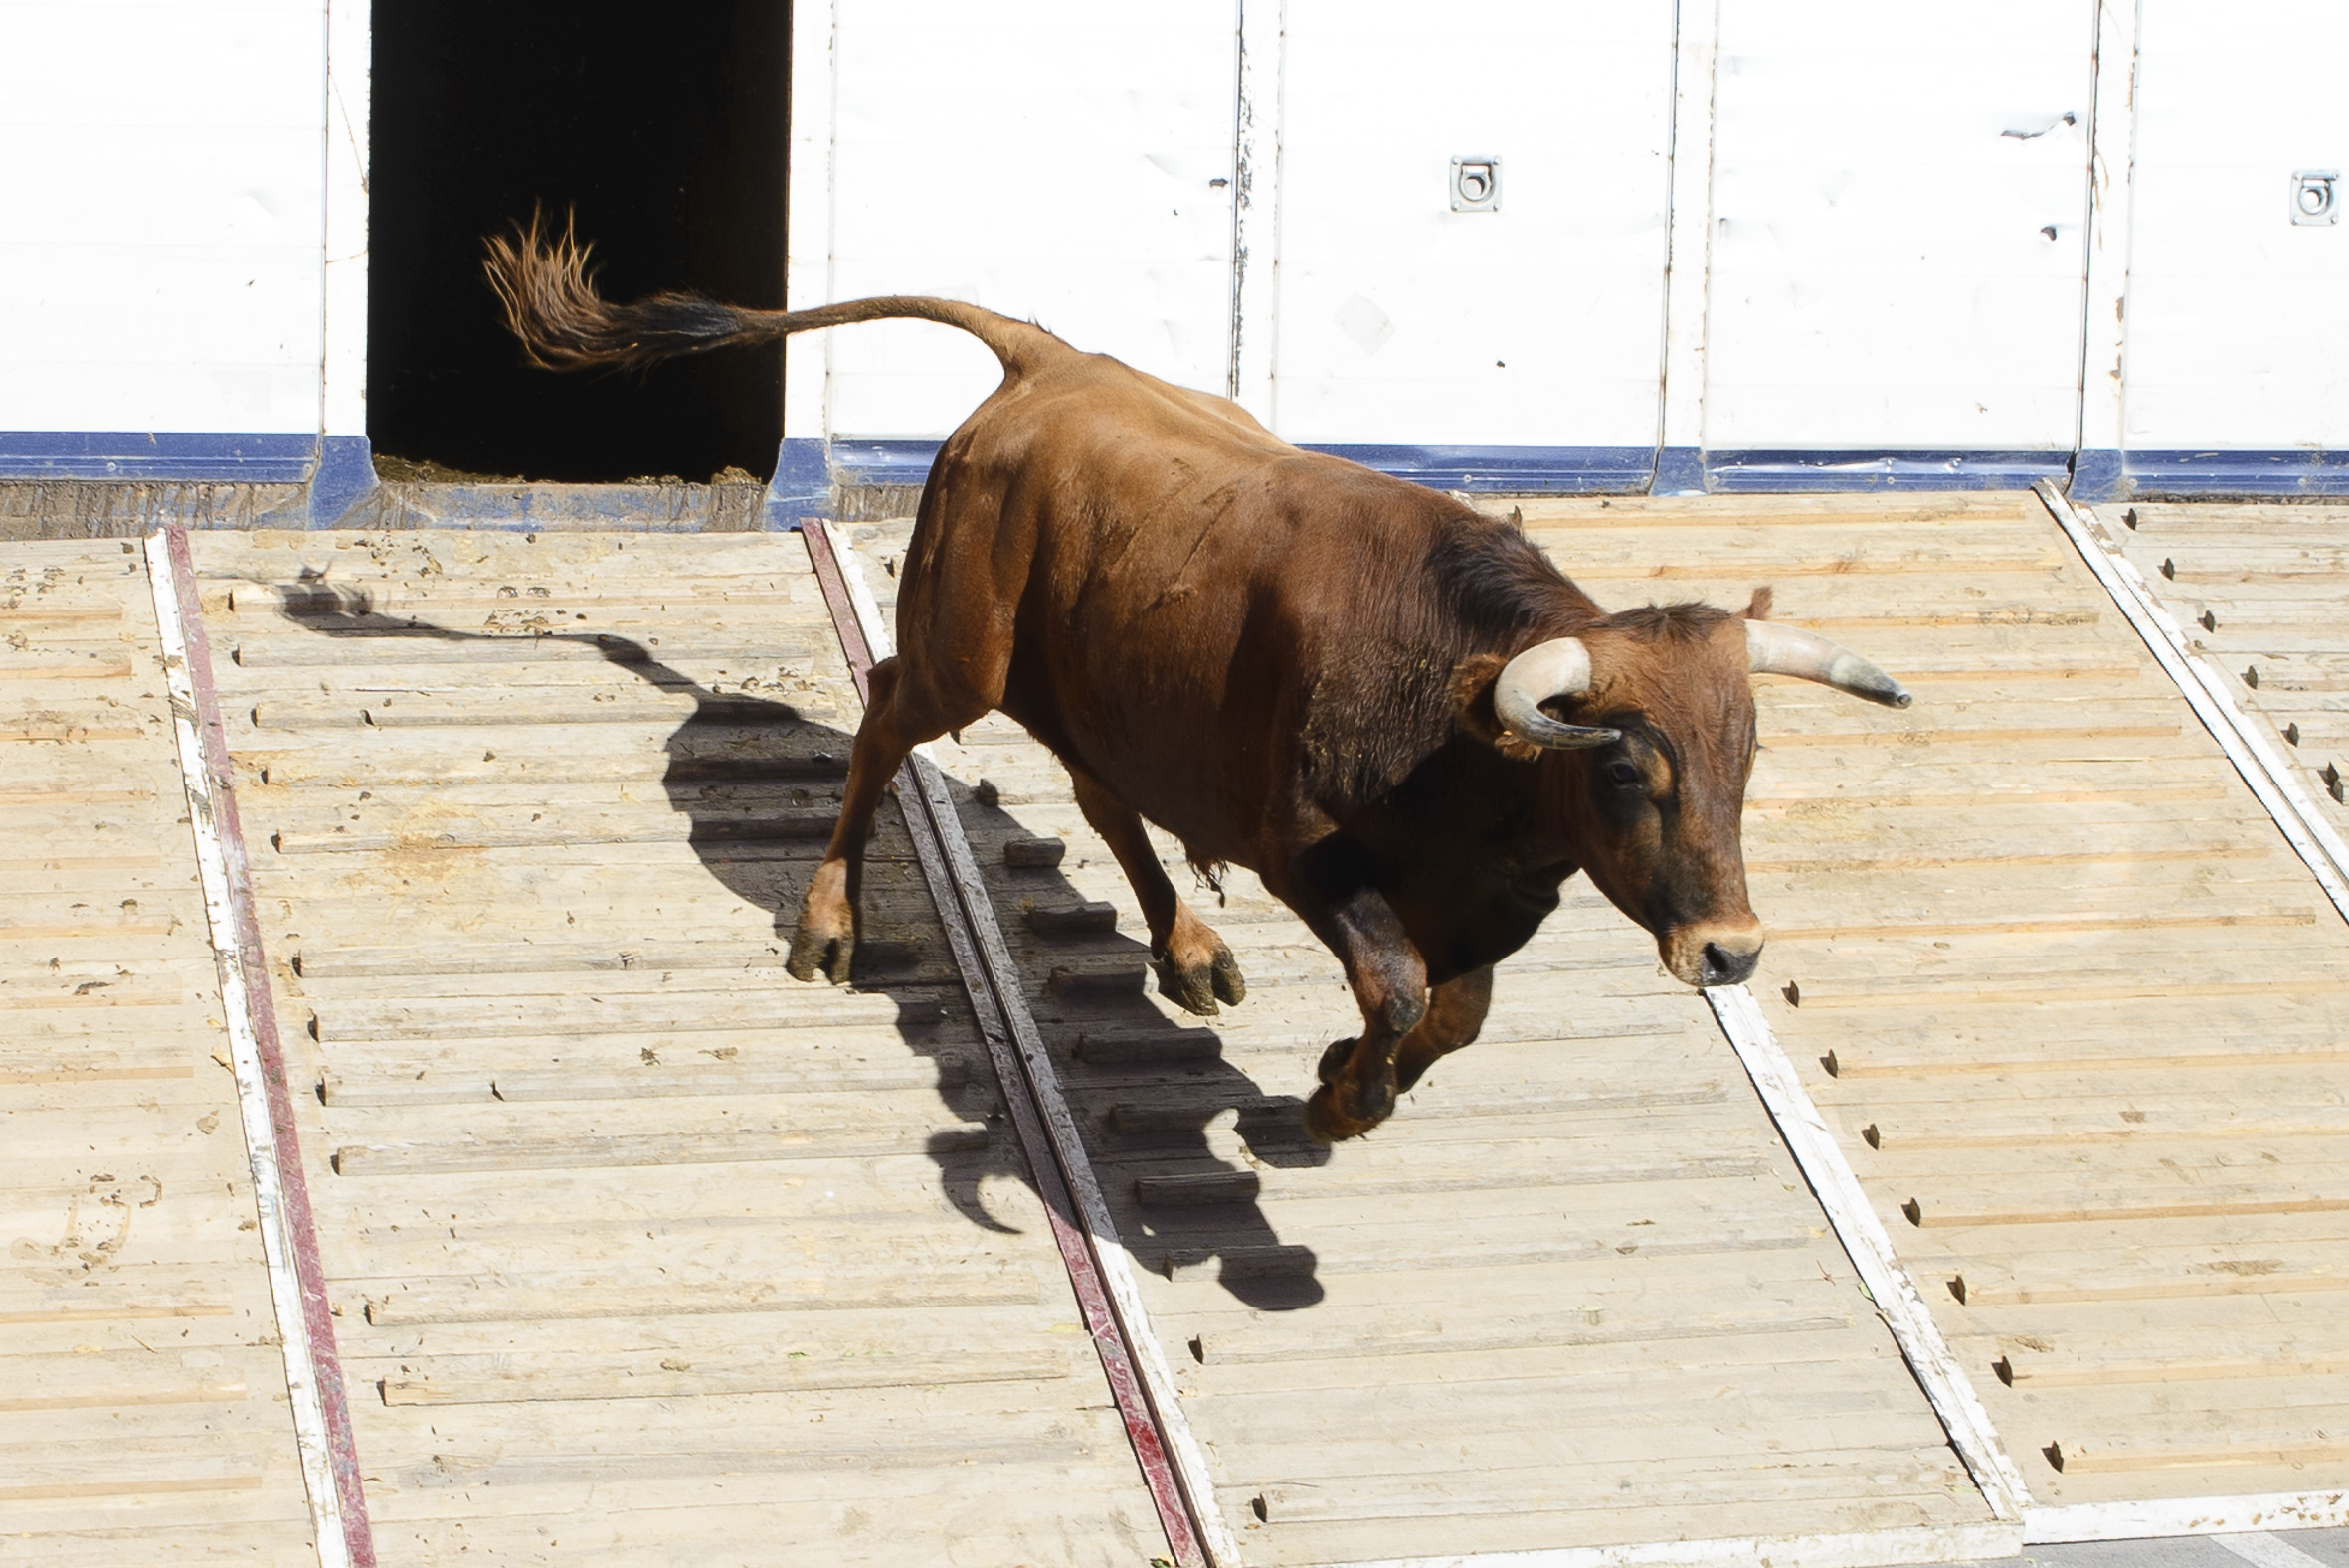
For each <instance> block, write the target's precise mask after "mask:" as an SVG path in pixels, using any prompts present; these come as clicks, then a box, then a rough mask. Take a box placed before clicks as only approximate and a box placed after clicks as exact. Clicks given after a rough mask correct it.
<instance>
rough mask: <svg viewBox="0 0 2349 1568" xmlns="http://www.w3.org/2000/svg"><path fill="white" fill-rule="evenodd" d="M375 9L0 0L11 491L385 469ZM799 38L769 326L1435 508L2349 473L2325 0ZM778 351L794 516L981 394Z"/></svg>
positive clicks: (2065, 1) (0, 464) (894, 24)
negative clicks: (900, 311) (1361, 473)
mask: <svg viewBox="0 0 2349 1568" xmlns="http://www.w3.org/2000/svg"><path fill="white" fill-rule="evenodd" d="M368 3H369V0H248V3H244V4H236V5H230V4H222V3H217V0H178V3H172V4H158V3H145V4H134V3H126V0H0V268H4V271H0V278H4V280H5V283H6V286H5V287H0V477H26V476H70V475H105V474H119V475H124V476H134V475H135V476H143V477H158V478H168V477H202V478H218V477H243V478H287V479H299V478H303V477H309V478H311V480H312V500H311V504H310V511H311V515H312V516H313V517H319V518H324V517H329V516H331V515H333V514H334V512H335V511H336V509H337V508H338V507H339V506H340V505H342V504H344V502H345V500H347V497H348V494H349V493H350V491H351V490H352V489H354V488H356V487H358V486H360V485H363V484H364V483H366V482H368V472H369V470H368V469H367V467H366V463H365V443H364V439H363V437H361V436H359V434H358V433H359V431H360V430H361V429H363V426H364V418H365V414H364V397H363V380H364V366H365V362H366V356H365V342H364V322H365V315H366V293H367V288H368V282H367V274H366V264H367V263H366V261H365V257H366V241H365V233H364V225H365V218H364V215H365V190H364V167H365V165H364V160H365V156H366V134H367V132H366V114H367V101H366V74H365V67H366V37H367V25H366V24H367V8H368ZM793 14H794V29H795V31H794V52H795V61H794V73H795V75H794V80H793V83H792V91H793V116H794V121H793V155H792V156H793V170H792V181H793V186H792V192H791V231H792V233H791V250H792V256H791V281H790V293H791V297H792V300H793V302H794V303H797V304H808V303H814V302H818V301H820V300H823V299H835V298H844V297H852V296H855V295H858V294H865V293H875V292H883V291H916V290H918V291H931V292H942V293H950V294H956V295H960V296H963V297H967V298H973V299H977V300H980V301H982V302H984V303H987V304H990V305H992V306H994V307H995V308H997V309H1001V310H1005V311H1009V312H1012V313H1016V314H1022V315H1033V316H1035V317H1037V318H1038V319H1040V320H1042V321H1043V322H1044V323H1045V324H1046V325H1048V326H1050V327H1052V328H1054V329H1055V330H1057V331H1059V332H1061V333H1063V334H1064V335H1066V336H1067V337H1069V338H1070V339H1071V340H1072V341H1075V342H1077V343H1080V344H1082V345H1084V346H1086V347H1090V348H1096V349H1100V350H1103V351H1106V352H1109V353H1112V354H1116V355H1118V356H1120V357H1121V358H1124V359H1127V360H1128V361H1130V362H1132V363H1134V364H1136V365H1139V366H1141V367H1142V368H1144V369H1146V370H1149V371H1152V372H1154V373H1157V374H1159V375H1162V376H1165V377H1167V378H1169V379H1170V380H1174V381H1178V382H1182V383H1185V384H1187V385H1192V386H1198V387H1204V388H1208V389H1211V390H1216V391H1224V390H1237V391H1238V392H1239V393H1240V395H1241V396H1242V397H1243V399H1244V401H1246V402H1248V403H1249V404H1250V406H1251V407H1253V408H1255V409H1256V410H1257V412H1258V413H1259V414H1261V415H1263V416H1265V417H1267V418H1268V419H1269V420H1270V421H1271V423H1272V424H1273V426H1274V428H1275V429H1276V430H1277V431H1279V432H1280V433H1281V434H1283V435H1285V436H1289V437H1291V438H1292V439H1297V440H1300V441H1304V442H1309V443H1316V444H1323V445H1329V446H1335V447H1339V448H1342V449H1350V450H1353V451H1355V452H1356V453H1358V454H1360V455H1362V456H1364V457H1366V458H1368V459H1369V460H1372V461H1375V462H1378V463H1381V464H1382V465H1385V466H1388V467H1390V468H1393V469H1395V470H1396V471H1403V472H1410V473H1414V474H1416V475H1417V476H1419V477H1422V478H1426V479H1428V480H1430V481H1431V482H1437V483H1444V484H1466V485H1474V486H1479V487H1486V488H1496V489H1506V488H1553V489H1571V488H1585V487H1592V486H1603V487H1608V488H1632V489H1636V488H1641V487H1644V485H1645V484H1646V483H1647V482H1648V476H1649V475H1650V474H1651V473H1653V472H1654V471H1655V468H1656V463H1657V460H1658V456H1659V448H1660V447H1665V446H1667V443H1665V442H1664V441H1663V440H1662V436H1663V434H1664V433H1663V432H1661V431H1660V430H1659V425H1660V413H1659V410H1660V408H1663V409H1670V410H1676V411H1680V412H1677V413H1675V414H1673V415H1672V417H1671V419H1672V431H1671V438H1670V442H1669V443H1668V447H1667V451H1666V455H1668V457H1669V462H1668V466H1669V467H1670V468H1671V469H1672V472H1673V474H1674V476H1675V482H1676V483H1678V482H1687V481H1688V480H1690V479H1694V480H1696V481H1698V482H1703V483H1707V484H1710V485H1712V486H1714V487H1722V486H1744V487H1817V486H1850V485H1876V484H1887V483H1894V484H1917V485H1948V484H1980V483H2016V482H2021V481H2023V480H2025V479H2028V478H2030V477H2032V476H2034V475H2036V474H2039V473H2043V472H2057V473H2062V472H2064V471H2066V470H2076V472H2077V483H2078V486H2079V493H2082V494H2086V495H2090V496H2095V497H2103V496H2110V495H2117V494H2125V493H2132V491H2143V490H2145V489H2146V487H2148V486H2151V487H2157V488H2158V489H2159V490H2160V491H2163V492H2168V493H2177V492H2185V493H2241V492H2247V491H2249V492H2266V493H2318V492H2341V491H2349V462H2344V461H2343V460H2342V459H2341V458H2340V457H2339V453H2340V452H2341V451H2342V450H2343V449H2344V444H2345V443H2349V379H2345V378H2344V376H2343V375H2342V373H2341V370H2340V368H2339V367H2340V365H2341V363H2342V361H2343V358H2344V355H2345V354H2349V312H2345V311H2344V310H2343V309H2342V307H2341V301H2342V300H2343V299H2344V298H2349V224H2343V223H2340V222H2337V221H2336V222H2324V223H2314V224H2306V223H2302V224H2295V223H2293V222H2292V212H2291V191H2292V180H2293V177H2294V175H2295V174H2299V173H2308V174H2312V175H2316V174H2324V173H2328V172H2330V173H2334V174H2349V98H2345V97H2344V95H2343V94H2342V93H2341V91H2340V90H2339V88H2338V83H2339V81H2340V79H2341V77H2342V75H2343V72H2344V68H2349V10H2344V9H2343V8H2342V7H2341V6H2340V5H2339V4H2338V3H2337V0H2238V3H2235V4H2232V5H2229V6H2226V7H2212V6H2208V5H2202V4H2196V3H2193V0H1915V3H1912V4H1908V5H1903V6H1897V7H1889V8H1888V7H1879V6H1868V5H1864V4H1860V3H1859V0H1549V3H1544V4H1539V5H1535V4H1525V3H1514V0H1462V3H1461V4H1460V5H1456V6H1454V7H1452V8H1450V9H1447V10H1442V11H1428V10H1426V9H1425V8H1413V7H1409V6H1406V5H1404V4H1402V3H1401V0H1355V3H1352V4H1341V3H1339V0H1167V3H1165V4H1161V5H1156V6H1150V7H1128V8H1103V7H1100V6H1091V5H1084V4H1079V3H1077V0H1012V3H1010V4H1007V5H1004V6H1000V7H994V8H990V9H988V10H986V11H984V12H981V11H975V10H973V9H972V8H970V7H968V6H958V5H952V4H948V3H945V0H796V3H795V6H794V13H793ZM1243 40H1245V41H1246V43H1247V50H1246V53H1245V54H1243V52H1242V49H1241V43H1242V41H1243ZM1243 94H1244V97H1245V102H1244V104H1243V101H1242V99H1243ZM1456 156H1461V157H1469V156H1473V157H1485V156H1490V157H1496V158H1498V159H1500V161H1501V165H1502V188H1501V205H1500V210H1499V211H1498V212H1495V213H1464V212H1455V211H1453V210H1452V208H1451V204H1450V201H1449V188H1448V187H1449V180H1448V176H1449V168H1450V162H1451V159H1452V158H1454V157H1456ZM1242 184H1245V185H1246V187H1247V188H1248V190H1249V191H1250V192H1251V195H1250V197H1249V200H1248V203H1247V204H1246V205H1245V206H1241V207H1238V208H1237V209H1236V210H1235V192H1236V191H1237V190H1238V189H1239V188H1240V186H1241V185H1242ZM2341 189H2342V191H2343V192H2344V193H2345V194H2349V184H2344V185H2343V186H2342V187H2341ZM2336 216H2337V215H2336ZM1235 227H1236V228H1237V230H1238V234H1239V237H1240V239H1241V241H1242V242H1243V244H1244V247H1245V249H1244V251H1242V252H1238V254H1235ZM2051 236H2052V237H2051ZM1668 316H1669V319H1667V317H1668ZM1668 345H1669V347H1670V352H1669V354H1667V347H1668ZM790 364H791V370H790V373H789V380H788V386H787V396H786V414H785V425H786V434H788V435H789V436H792V437H793V439H792V440H788V441H786V443H785V451H784V454H783V462H782V467H783V470H784V474H783V478H782V479H781V480H780V481H779V485H778V496H779V500H780V499H781V498H782V497H783V496H784V495H785V494H787V493H793V487H794V486H797V487H799V491H801V492H804V494H803V495H802V499H805V500H813V499H814V498H815V497H816V496H818V495H820V494H821V493H823V492H824V491H825V490H826V489H827V488H828V481H829V480H830V479H833V478H838V477H847V478H903V477H911V476H913V475H914V474H915V473H918V471H919V470H920V468H921V467H922V465H923V463H924V462H925V461H926V457H927V454H928V452H929V450H930V449H931V448H932V446H933V445H934V443H935V442H936V441H937V440H938V439H939V438H940V437H941V436H944V435H945V433H946V432H947V431H948V430H949V429H951V428H952V427H953V426H954V424H955V423H957V422H958V421H959V420H960V419H961V418H962V417H963V416H964V415H965V414H966V413H967V412H968V411H969V410H970V409H971V408H972V407H973V406H974V405H976V404H977V403H978V402H979V401H980V399H981V398H983V397H984V396H985V395H986V393H987V391H988V389H989V388H990V387H992V386H993V385H994V376H995V372H994V366H993V365H992V364H991V363H990V362H989V359H988V356H987V355H986V354H985V352H984V351H983V350H981V349H980V348H978V346H977V345H976V344H973V343H970V342H968V341H965V340H961V339H959V338H957V337H956V336H955V335H954V334H952V333H950V332H947V331H945V330H943V329H938V328H931V327H924V326H917V325H875V326H870V327H864V328H859V329H855V330H852V331H847V332H840V333H834V334H829V335H827V338H826V339H824V340H819V341H817V342H815V343H808V342H805V341H803V342H802V343H801V344H799V345H796V346H795V348H794V351H793V353H792V355H791V360H790ZM1684 448H1685V449H1684ZM338 461H346V462H347V464H349V465H352V466H350V471H349V472H347V473H345V474H344V475H343V476H342V479H341V480H339V481H336V483H339V484H340V485H341V488H340V489H337V488H336V484H333V483H329V480H328V476H327V470H329V469H332V468H333V467H334V466H335V464H336V463H337V462H338ZM778 515H782V509H781V508H779V512H778Z"/></svg>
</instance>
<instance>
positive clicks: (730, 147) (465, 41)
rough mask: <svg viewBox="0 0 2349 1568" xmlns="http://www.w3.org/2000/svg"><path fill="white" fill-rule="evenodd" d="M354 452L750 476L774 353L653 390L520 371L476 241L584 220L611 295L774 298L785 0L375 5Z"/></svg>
mask: <svg viewBox="0 0 2349 1568" xmlns="http://www.w3.org/2000/svg"><path fill="white" fill-rule="evenodd" d="M373 23H374V57H375V58H374V84H373V100H374V110H373V116H372V120H371V125H370V129H371V143H372V149H371V165H372V167H371V175H370V180H369V214H370V217H369V226H368V227H369V249H370V260H369V304H368V336H367V341H368V350H367V382H368V417H367V426H368V435H369V436H370V438H371V440H372V443H373V445H374V448H375V451H376V453H377V454H378V457H379V460H380V459H382V458H387V457H396V458H404V459H408V460H410V461H412V462H429V463H434V464H439V465H442V466H445V467H448V468H453V469H459V470H463V471H466V472H470V473H477V474H498V475H511V476H519V477H525V478H530V479H562V480H572V481H613V480H622V479H633V478H644V477H652V476H661V475H675V476H677V477H680V478H685V479H691V480H704V479H708V478H709V477H710V476H711V475H713V474H715V473H716V472H718V471H719V470H720V469H723V468H726V467H729V466H733V467H739V468H744V469H748V470H749V471H750V472H752V473H754V474H756V475H758V476H760V477H761V478H764V477H766V476H767V475H768V473H769V472H770V470H771V469H772V468H773V466H774V462H775V452H776V444H777V441H778V439H779V438H780V436H781V435H782V430H783V355H782V352H781V350H767V351H752V350H729V351H726V352H723V353H720V354H714V355H708V356H703V357H699V358H695V359H688V360H682V361H676V362H672V363H670V364H667V365H662V366H660V367H658V368H656V369H654V370H653V371H652V372H650V373H649V374H648V375H644V376H641V377H637V376H605V377H583V376H576V375H572V376H557V375H554V374H551V373H549V372H546V371H541V370H533V369H531V368H529V367H527V366H525V365H524V364H523V363H522V359H521V355H520V352H519V351H518V349H517V348H516V346H515V344H514V341H513V339H512V338H510V337H508V336H507V335H506V333H505V330H504V328H503V327H502V326H501V325H500V324H499V321H498V314H497V306H496V301H495V299H494V298H493V297H492V296H491V294H490V292H489V289H488V286H487V285H486V284H485V283H484V282H483V281H482V278H481V267H480V257H481V237H482V236H483V235H485V234H487V233H489V232H490V231H491V230H493V229H496V228H499V227H502V226H503V225H506V224H508V223H511V222H513V221H514V220H515V219H518V218H526V217H528V216H529V214H530V211H531V208H532V206H533V204H544V205H545V206H546V207H548V208H549V209H550V210H551V211H552V212H553V214H554V215H555V216H556V218H557V220H558V221H560V219H561V217H562V215H563V214H564V213H565V212H566V211H570V212H575V213H576V214H577V218H578V226H579V234H580V237H581V238H582V239H586V240H593V241H594V242H595V243H596V256H597V258H598V260H599V261H601V263H602V267H603V270H602V272H601V280H602V285H603V287H604V289H605V291H606V292H607V293H608V294H610V295H612V296H614V297H617V298H630V297H632V296H634V295H637V294H641V293H646V292H650V291H652V290H654V289H661V288H677V287H688V288H695V289H699V290H701V291H703V292H705V293H708V294H711V295H714V296H716V297H718V298H722V299H728V300H731V301H733V302H735V303H738V304H745V305H759V306H767V307H771V308H772V307H776V306H780V305H781V304H782V303H783V277H784V196H785V191H786V180H785V159H786V149H787V146H788V134H789V126H790V83H791V71H790V55H791V6H790V3H789V0H697V3H695V4H691V5H683V6H674V7H658V8H652V9H647V8H645V7H642V6H635V5H621V4H615V3H613V0H571V3H568V4H562V5H556V4H548V3H545V0H540V3H535V4H524V3H517V0H399V3H398V4H396V5H390V4H379V5H377V6H376V7H375V14H374V18H373Z"/></svg>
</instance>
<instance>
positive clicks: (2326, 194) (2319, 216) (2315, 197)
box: [2292, 169, 2341, 224]
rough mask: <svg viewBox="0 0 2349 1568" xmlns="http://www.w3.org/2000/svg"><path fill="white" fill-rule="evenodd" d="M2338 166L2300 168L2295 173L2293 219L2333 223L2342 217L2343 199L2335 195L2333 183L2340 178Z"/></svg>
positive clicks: (2301, 222)
mask: <svg viewBox="0 0 2349 1568" xmlns="http://www.w3.org/2000/svg"><path fill="white" fill-rule="evenodd" d="M2340 178H2341V171H2340V170H2338V169H2297V170H2294V171H2293V173H2292V222H2293V223H2296V224H2329V223H2339V222H2340V221H2341V208H2340V203H2339V202H2338V201H2336V200H2335V199H2334V195H2333V187H2334V186H2335V185H2336V184H2337V183H2338V182H2339V180H2340Z"/></svg>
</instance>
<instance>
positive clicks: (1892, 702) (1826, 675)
mask: <svg viewBox="0 0 2349 1568" xmlns="http://www.w3.org/2000/svg"><path fill="white" fill-rule="evenodd" d="M1745 660H1746V667H1747V668H1748V669H1750V670H1752V671H1753V673H1755V674H1756V675H1792V676H1795V677H1797V678H1798V679H1801V680H1815V681H1817V682H1819V684H1821V685H1822V686H1833V687H1834V688H1835V689H1836V690H1837V691H1848V692H1850V693H1851V694H1852V695H1853V696H1855V697H1865V698H1867V699H1868V700H1869V701H1870V702H1881V703H1883V704H1884V705H1885V706H1886V707H1888V708H1905V707H1907V706H1908V705H1909V703H1911V702H1913V701H1915V699H1914V698H1913V697H1911V696H1909V695H1908V689H1907V688H1906V687H1904V686H1902V685H1901V684H1900V683H1899V682H1898V681H1897V680H1895V679H1893V677H1892V676H1890V675H1887V674H1886V673H1885V672H1884V671H1883V670H1880V669H1878V668H1877V667H1876V666H1875V665H1873V664H1871V663H1869V662H1868V661H1867V660H1866V659H1864V658H1862V657H1861V656H1860V655H1859V654H1857V653H1854V652H1853V651H1852V650H1851V649H1850V648H1847V647H1845V646H1844V645H1843V644H1842V643H1840V642H1830V641H1829V640H1828V639H1827V638H1825V637H1823V636H1821V635H1819V634H1818V633H1817V632H1816V631H1803V630H1800V629H1798V628H1796V627H1794V626H1781V625H1777V624H1774V623H1773V622H1771V621H1767V620H1748V621H1747V622H1745Z"/></svg>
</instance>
